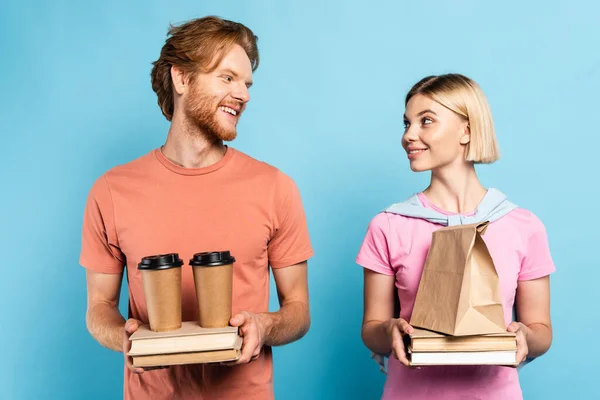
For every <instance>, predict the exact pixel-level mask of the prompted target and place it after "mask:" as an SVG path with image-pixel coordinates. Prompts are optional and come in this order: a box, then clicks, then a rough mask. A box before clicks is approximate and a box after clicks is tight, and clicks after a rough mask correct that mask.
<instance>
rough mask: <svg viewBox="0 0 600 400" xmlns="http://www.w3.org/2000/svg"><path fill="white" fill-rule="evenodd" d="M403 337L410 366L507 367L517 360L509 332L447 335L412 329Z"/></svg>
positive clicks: (513, 337) (513, 334) (511, 334)
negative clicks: (411, 331)
mask: <svg viewBox="0 0 600 400" xmlns="http://www.w3.org/2000/svg"><path fill="white" fill-rule="evenodd" d="M404 338H405V345H406V348H407V353H408V359H409V361H410V363H411V365H413V366H427V365H505V366H509V365H515V364H516V361H517V339H516V334H515V333H513V332H502V333H493V334H485V335H469V336H451V335H446V334H442V333H438V332H433V331H429V330H426V329H419V328H415V329H414V331H413V333H411V334H410V335H406V336H405V337H404Z"/></svg>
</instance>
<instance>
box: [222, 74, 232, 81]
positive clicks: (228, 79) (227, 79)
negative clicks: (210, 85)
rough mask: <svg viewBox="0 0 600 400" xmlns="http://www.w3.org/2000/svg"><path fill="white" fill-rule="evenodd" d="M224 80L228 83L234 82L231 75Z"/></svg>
mask: <svg viewBox="0 0 600 400" xmlns="http://www.w3.org/2000/svg"><path fill="white" fill-rule="evenodd" d="M223 79H225V81H227V82H231V81H233V78H232V77H231V76H229V75H225V76H223Z"/></svg>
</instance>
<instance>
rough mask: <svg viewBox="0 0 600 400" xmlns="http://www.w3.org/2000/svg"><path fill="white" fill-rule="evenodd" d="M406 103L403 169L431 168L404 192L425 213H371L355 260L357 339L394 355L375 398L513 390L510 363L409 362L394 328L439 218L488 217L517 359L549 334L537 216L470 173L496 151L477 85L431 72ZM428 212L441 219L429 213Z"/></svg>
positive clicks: (400, 323)
mask: <svg viewBox="0 0 600 400" xmlns="http://www.w3.org/2000/svg"><path fill="white" fill-rule="evenodd" d="M405 106H406V114H405V115H404V125H405V130H404V135H403V137H402V146H403V147H404V150H406V153H407V155H408V159H409V162H410V168H411V170H413V171H415V172H421V171H431V182H430V184H429V186H428V187H427V188H426V189H425V190H423V191H422V192H420V193H418V194H417V195H416V196H413V198H411V200H410V203H411V205H413V206H414V205H415V204H416V205H417V206H418V207H417V209H421V210H423V211H424V212H423V216H422V217H420V216H419V215H415V214H414V213H413V214H409V215H411V216H407V215H403V213H402V211H398V210H402V209H403V206H404V205H406V204H408V202H405V203H399V204H397V205H395V206H392V207H390V208H389V209H388V210H386V211H384V212H382V213H379V214H378V215H377V216H375V218H373V220H372V221H371V223H370V224H369V229H368V231H367V234H366V237H365V239H364V242H363V244H362V246H361V249H360V252H359V254H358V256H357V259H356V261H357V263H358V264H359V265H361V266H363V267H364V303H365V307H364V315H363V325H362V338H363V342H364V343H365V345H366V346H367V347H368V348H369V349H370V350H371V351H373V352H374V353H376V354H380V355H388V354H391V355H392V356H391V357H390V360H389V363H388V374H387V380H386V383H385V388H384V393H383V399H445V400H447V399H461V400H465V399H499V400H500V399H501V400H511V399H521V398H522V393H521V388H520V385H519V379H518V374H517V370H516V369H515V368H510V367H500V366H460V367H444V366H438V367H422V368H418V369H417V368H411V367H409V366H408V365H409V363H408V360H407V356H406V352H405V348H404V345H403V340H402V337H403V335H406V334H409V333H411V332H412V329H413V328H412V327H411V326H410V325H409V324H408V322H407V321H410V316H411V313H412V309H413V305H414V300H415V297H416V292H417V288H418V285H419V280H420V277H421V273H422V271H423V267H424V263H425V258H426V256H427V251H428V249H429V246H430V244H431V235H432V233H433V232H434V231H435V230H437V229H439V228H441V227H442V226H443V224H442V223H440V221H441V220H443V219H444V218H445V219H447V220H451V221H454V224H456V221H461V220H462V219H463V218H465V219H469V218H470V219H471V222H473V219H478V218H479V219H487V220H491V221H492V222H491V223H490V225H489V227H488V229H487V231H486V233H485V235H484V236H483V239H484V241H485V242H486V244H487V247H488V249H489V251H490V254H491V256H492V259H493V260H494V264H495V266H496V269H497V271H498V275H499V280H500V289H501V295H502V305H503V308H504V317H505V322H506V325H507V330H508V331H511V332H516V336H517V361H518V362H522V361H524V360H525V358H526V357H531V358H534V357H537V356H540V355H542V354H544V353H545V352H546V351H547V350H548V348H549V347H550V344H551V342H552V326H551V322H550V285H549V275H550V274H551V273H552V272H553V271H554V269H555V268H554V264H553V262H552V258H551V256H550V251H549V248H548V241H547V237H546V232H545V229H544V226H543V224H542V223H541V222H540V220H539V219H538V218H537V217H536V216H535V215H533V214H532V213H531V212H529V211H527V210H525V209H522V208H518V207H516V206H512V207H511V206H510V205H511V203H508V202H507V201H506V199H505V196H504V195H502V193H501V192H499V191H498V190H495V189H490V190H487V189H486V188H484V187H483V185H482V184H481V183H480V182H479V179H478V178H477V174H476V172H475V167H474V165H475V164H477V163H492V162H494V161H496V160H497V159H498V156H499V151H498V146H497V143H496V137H495V133H494V126H493V121H492V116H491V113H490V110H489V106H488V104H487V101H486V99H485V96H484V94H483V92H482V91H481V89H480V88H479V86H478V85H477V84H476V83H475V82H473V81H472V80H471V79H469V78H467V77H465V76H462V75H458V74H448V75H440V76H430V77H427V78H425V79H423V80H421V81H420V82H418V83H417V84H416V85H415V86H414V87H413V88H412V89H411V90H410V92H409V93H408V94H407V96H406V101H405ZM484 204H485V207H483V205H484ZM413 208H414V207H413ZM483 208H485V209H487V210H490V209H494V210H496V211H495V212H493V213H491V214H494V215H492V217H493V218H489V217H490V214H488V215H480V214H481V209H483ZM417 214H418V213H417ZM432 214H433V215H437V216H439V217H440V218H437V219H436V218H430V217H428V216H430V215H432ZM477 222H479V221H477ZM458 223H460V222H458ZM396 296H398V300H399V303H400V315H399V317H400V318H396V315H395V312H394V304H395V301H396ZM513 306H514V307H515V310H516V315H517V316H518V321H513Z"/></svg>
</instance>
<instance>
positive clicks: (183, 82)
mask: <svg viewBox="0 0 600 400" xmlns="http://www.w3.org/2000/svg"><path fill="white" fill-rule="evenodd" d="M171 80H172V81H173V89H175V92H176V93H177V94H183V93H185V91H186V90H187V87H188V82H187V76H186V73H185V72H184V71H183V69H181V68H179V67H176V66H174V65H173V66H172V67H171Z"/></svg>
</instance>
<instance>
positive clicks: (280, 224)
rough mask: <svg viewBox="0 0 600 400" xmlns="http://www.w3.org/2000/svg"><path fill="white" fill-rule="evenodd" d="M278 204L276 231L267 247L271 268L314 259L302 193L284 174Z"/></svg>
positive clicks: (275, 204) (279, 187)
mask: <svg viewBox="0 0 600 400" xmlns="http://www.w3.org/2000/svg"><path fill="white" fill-rule="evenodd" d="M274 206H275V210H274V212H275V218H274V221H275V226H274V233H273V236H272V237H271V240H270V241H269V244H268V247H267V251H268V254H269V264H270V265H271V267H272V268H282V267H289V266H290V265H294V264H298V263H301V262H303V261H306V260H308V259H309V258H311V257H312V256H313V254H314V252H313V248H312V245H311V243H310V238H309V234H308V226H307V223H306V215H305V213H304V206H303V205H302V199H301V197H300V192H299V190H298V187H297V186H296V184H295V183H294V181H293V180H292V179H291V178H289V177H288V176H286V175H284V174H283V173H279V176H278V178H277V182H276V187H275V202H274Z"/></svg>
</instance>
